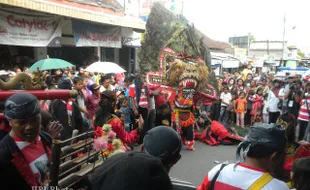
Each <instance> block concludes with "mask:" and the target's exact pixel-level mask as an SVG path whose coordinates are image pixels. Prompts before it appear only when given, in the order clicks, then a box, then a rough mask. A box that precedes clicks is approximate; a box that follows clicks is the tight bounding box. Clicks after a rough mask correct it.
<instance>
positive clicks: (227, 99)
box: [219, 86, 232, 123]
mask: <svg viewBox="0 0 310 190" xmlns="http://www.w3.org/2000/svg"><path fill="white" fill-rule="evenodd" d="M228 90H229V89H228V87H227V86H223V92H222V93H221V98H220V99H221V112H220V118H219V121H220V122H223V123H226V122H227V119H228V109H227V108H228V106H229V105H230V103H231V100H232V97H231V94H230V92H229V91H228Z"/></svg>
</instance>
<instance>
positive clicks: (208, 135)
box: [200, 127, 220, 146]
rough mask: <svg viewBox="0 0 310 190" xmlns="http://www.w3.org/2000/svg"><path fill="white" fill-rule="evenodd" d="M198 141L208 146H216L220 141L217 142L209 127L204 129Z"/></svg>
mask: <svg viewBox="0 0 310 190" xmlns="http://www.w3.org/2000/svg"><path fill="white" fill-rule="evenodd" d="M200 140H201V141H202V142H204V143H207V144H208V145H210V146H217V145H219V144H220V141H218V140H217V139H216V138H215V137H214V134H213V133H212V131H211V129H210V127H208V128H207V129H205V130H204V131H203V133H202V134H201V138H200Z"/></svg>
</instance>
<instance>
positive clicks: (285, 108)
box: [279, 74, 296, 113]
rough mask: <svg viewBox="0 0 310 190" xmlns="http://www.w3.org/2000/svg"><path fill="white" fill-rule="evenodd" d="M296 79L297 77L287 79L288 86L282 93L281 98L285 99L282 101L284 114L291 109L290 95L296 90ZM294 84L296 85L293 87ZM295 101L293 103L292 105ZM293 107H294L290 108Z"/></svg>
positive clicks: (292, 76)
mask: <svg viewBox="0 0 310 190" xmlns="http://www.w3.org/2000/svg"><path fill="white" fill-rule="evenodd" d="M295 79H296V75H294V74H293V75H290V76H288V79H287V82H288V83H287V84H286V85H285V86H284V88H283V90H281V91H280V93H279V96H281V97H283V101H282V113H285V112H287V111H288V108H289V99H288V98H289V95H291V93H292V89H293V90H295V88H296V84H295V83H294V82H295ZM293 84H294V85H293ZM293 102H294V101H292V102H291V104H292V103H293ZM290 107H292V105H291V106H290Z"/></svg>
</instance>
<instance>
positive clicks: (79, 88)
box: [73, 77, 88, 117]
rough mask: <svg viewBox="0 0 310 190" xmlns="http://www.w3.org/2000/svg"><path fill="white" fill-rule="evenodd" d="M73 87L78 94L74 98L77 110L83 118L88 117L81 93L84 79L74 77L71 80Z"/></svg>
mask: <svg viewBox="0 0 310 190" xmlns="http://www.w3.org/2000/svg"><path fill="white" fill-rule="evenodd" d="M73 86H74V88H75V90H76V91H77V92H78V96H77V97H76V99H77V103H78V106H79V109H80V111H81V112H82V116H83V117H85V116H86V115H88V112H87V109H86V106H85V97H84V94H83V92H82V89H83V87H84V86H85V83H84V79H83V78H82V77H75V78H74V79H73Z"/></svg>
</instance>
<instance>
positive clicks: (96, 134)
mask: <svg viewBox="0 0 310 190" xmlns="http://www.w3.org/2000/svg"><path fill="white" fill-rule="evenodd" d="M103 134H104V132H103V131H102V128H101V127H97V128H96V130H95V133H94V138H95V139H96V138H98V137H102V136H103Z"/></svg>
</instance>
